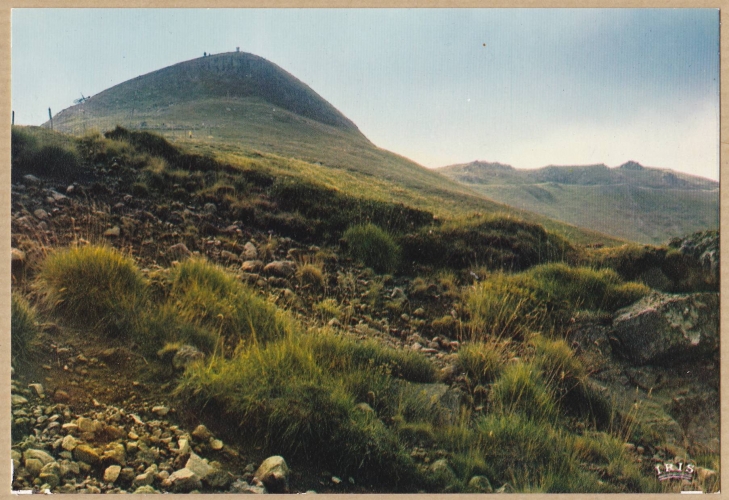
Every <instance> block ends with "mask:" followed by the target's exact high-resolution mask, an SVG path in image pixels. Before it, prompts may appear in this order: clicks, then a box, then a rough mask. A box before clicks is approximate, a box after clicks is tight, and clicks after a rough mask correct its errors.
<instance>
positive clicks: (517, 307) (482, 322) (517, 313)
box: [465, 273, 546, 340]
mask: <svg viewBox="0 0 729 500" xmlns="http://www.w3.org/2000/svg"><path fill="white" fill-rule="evenodd" d="M465 300H466V309H467V311H468V312H469V314H470V322H469V326H470V335H471V338H472V339H473V340H478V339H487V338H494V339H499V338H502V337H525V336H527V334H528V333H529V332H530V331H532V330H534V329H536V328H538V327H539V326H540V325H541V324H542V323H543V322H544V318H545V316H546V307H545V305H544V304H543V303H542V302H540V300H539V299H538V296H537V284H536V283H535V282H534V280H531V279H529V278H527V277H525V276H519V277H516V276H514V275H508V274H505V273H495V274H493V275H492V276H490V277H489V278H488V279H487V280H486V281H483V282H481V283H479V284H478V285H477V286H476V287H475V288H473V289H471V290H470V291H469V292H468V293H466V299H465Z"/></svg>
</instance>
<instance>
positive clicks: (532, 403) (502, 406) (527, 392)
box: [489, 362, 558, 423]
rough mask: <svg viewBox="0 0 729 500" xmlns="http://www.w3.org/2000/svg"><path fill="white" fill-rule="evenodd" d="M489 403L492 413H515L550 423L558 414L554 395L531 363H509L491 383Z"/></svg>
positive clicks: (536, 420)
mask: <svg viewBox="0 0 729 500" xmlns="http://www.w3.org/2000/svg"><path fill="white" fill-rule="evenodd" d="M489 404H490V407H491V410H492V411H493V413H495V414H499V415H514V414H517V413H518V414H521V415H524V416H526V417H527V418H529V419H531V420H533V421H535V422H549V423H553V422H555V421H556V419H557V417H558V407H557V404H556V402H555V399H554V394H553V393H552V391H551V390H550V388H549V387H548V386H547V385H546V384H545V383H544V381H543V380H542V378H541V376H540V371H539V369H538V367H537V366H535V365H534V364H532V363H523V362H517V363H512V364H510V365H508V366H507V367H506V368H505V369H504V371H503V372H502V374H501V376H500V377H499V378H498V379H497V380H496V381H495V382H494V383H493V385H492V386H491V392H490V393H489Z"/></svg>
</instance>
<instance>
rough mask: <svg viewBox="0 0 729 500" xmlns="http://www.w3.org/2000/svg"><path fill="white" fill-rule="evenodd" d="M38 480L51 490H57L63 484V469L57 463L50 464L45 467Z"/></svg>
mask: <svg viewBox="0 0 729 500" xmlns="http://www.w3.org/2000/svg"><path fill="white" fill-rule="evenodd" d="M38 478H39V479H40V480H41V482H43V483H45V484H47V485H49V486H50V487H51V488H55V487H56V486H58V484H59V483H60V482H61V467H60V466H59V465H58V463H56V462H50V463H48V464H46V465H44V466H43V468H42V469H41V471H40V474H39V475H38Z"/></svg>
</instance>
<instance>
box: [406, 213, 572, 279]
mask: <svg viewBox="0 0 729 500" xmlns="http://www.w3.org/2000/svg"><path fill="white" fill-rule="evenodd" d="M400 245H401V246H402V248H403V260H404V261H405V262H407V263H414V267H418V266H430V267H432V268H436V269H439V268H446V269H447V268H450V269H456V270H459V269H466V268H476V267H480V266H484V267H486V268H489V269H504V270H509V271H519V270H523V269H527V268H529V267H531V266H534V265H537V264H543V263H546V262H554V261H560V262H561V261H566V262H571V261H574V260H575V259H576V258H577V255H578V251H577V250H576V249H575V248H574V247H573V246H572V245H571V244H570V243H569V242H568V241H567V240H565V239H564V238H562V237H561V236H559V235H557V234H555V233H552V232H550V231H547V230H545V229H544V227H542V226H540V225H538V224H534V223H530V222H526V221H525V220H522V219H519V218H514V217H513V216H510V215H508V214H506V213H499V214H491V215H482V216H476V217H461V218H457V219H455V218H454V219H451V220H448V221H446V222H444V223H442V224H435V225H432V226H426V227H423V228H421V229H420V230H418V231H417V232H412V233H408V234H407V235H405V236H403V237H402V238H400Z"/></svg>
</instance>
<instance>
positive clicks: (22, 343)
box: [10, 292, 40, 366]
mask: <svg viewBox="0 0 729 500" xmlns="http://www.w3.org/2000/svg"><path fill="white" fill-rule="evenodd" d="M39 332H40V329H39V328H38V323H37V314H36V311H35V308H33V307H32V306H31V305H30V304H29V303H28V301H27V300H25V298H23V297H22V296H21V295H20V294H19V293H15V292H14V293H12V295H11V296H10V335H11V343H10V357H11V359H12V362H13V365H14V366H18V365H20V364H23V363H25V362H26V361H27V360H28V356H29V355H30V351H31V342H32V341H33V340H34V339H35V337H36V336H37V335H38V333H39Z"/></svg>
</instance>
